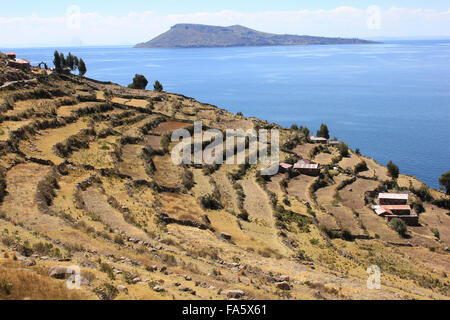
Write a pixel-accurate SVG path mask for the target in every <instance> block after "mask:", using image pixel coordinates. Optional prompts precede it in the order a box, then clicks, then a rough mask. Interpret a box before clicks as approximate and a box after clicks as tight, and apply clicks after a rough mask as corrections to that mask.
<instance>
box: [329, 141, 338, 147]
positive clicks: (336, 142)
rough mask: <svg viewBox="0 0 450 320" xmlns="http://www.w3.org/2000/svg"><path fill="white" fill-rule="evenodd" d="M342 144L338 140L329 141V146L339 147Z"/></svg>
mask: <svg viewBox="0 0 450 320" xmlns="http://www.w3.org/2000/svg"><path fill="white" fill-rule="evenodd" d="M339 143H340V142H339V141H337V140H328V145H330V146H337V145H338V144H339Z"/></svg>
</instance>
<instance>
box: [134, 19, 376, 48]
mask: <svg viewBox="0 0 450 320" xmlns="http://www.w3.org/2000/svg"><path fill="white" fill-rule="evenodd" d="M369 43H374V42H371V41H366V40H361V39H343V38H324V37H312V36H297V35H288V34H284V35H278V34H271V33H264V32H259V31H256V30H252V29H249V28H246V27H243V26H239V25H235V26H231V27H217V26H207V25H199V24H177V25H175V26H173V27H172V28H171V29H170V30H169V31H167V32H165V33H163V34H161V35H159V36H157V37H156V38H154V39H152V40H150V41H148V42H145V43H140V44H138V45H136V46H135V47H136V48H204V47H252V46H253V47H254V46H290V45H326V44H369Z"/></svg>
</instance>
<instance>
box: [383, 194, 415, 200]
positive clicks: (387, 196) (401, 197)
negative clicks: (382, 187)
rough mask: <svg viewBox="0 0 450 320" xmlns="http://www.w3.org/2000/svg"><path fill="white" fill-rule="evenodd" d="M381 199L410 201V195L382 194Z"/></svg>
mask: <svg viewBox="0 0 450 320" xmlns="http://www.w3.org/2000/svg"><path fill="white" fill-rule="evenodd" d="M378 198H379V199H395V200H408V198H409V195H408V194H407V193H380V194H379V195H378Z"/></svg>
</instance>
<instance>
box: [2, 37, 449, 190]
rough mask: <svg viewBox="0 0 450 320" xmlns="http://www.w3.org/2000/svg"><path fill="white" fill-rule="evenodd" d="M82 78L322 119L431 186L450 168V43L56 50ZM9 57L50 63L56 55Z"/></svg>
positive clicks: (335, 132)
mask: <svg viewBox="0 0 450 320" xmlns="http://www.w3.org/2000/svg"><path fill="white" fill-rule="evenodd" d="M58 49H59V50H60V51H63V52H65V53H67V52H68V51H69V50H70V51H71V52H72V53H73V54H75V55H77V56H79V57H82V58H83V59H84V60H85V62H86V64H87V67H88V73H87V76H89V77H92V78H96V79H99V80H108V81H113V82H116V83H119V84H122V85H127V84H129V83H130V82H131V80H132V78H133V76H134V74H135V73H140V74H144V75H145V76H146V77H147V79H149V81H150V82H151V83H153V82H154V81H155V80H159V81H160V82H161V83H162V84H163V85H164V90H166V91H169V92H176V93H181V94H184V95H187V96H191V97H194V98H196V99H197V100H199V101H202V102H208V103H211V104H215V105H217V106H220V107H222V108H225V109H227V110H229V111H231V112H238V111H241V112H243V113H244V114H245V115H246V116H256V117H259V118H262V119H265V120H268V121H271V122H276V123H279V124H281V125H285V126H290V125H291V124H293V123H296V124H298V125H306V126H308V127H309V128H310V129H311V130H312V131H313V130H314V132H315V131H316V130H317V129H318V127H319V126H320V124H321V123H322V122H324V123H326V124H327V125H328V127H329V129H330V131H331V135H332V136H337V137H338V138H339V139H342V140H344V141H346V142H348V143H349V145H350V146H351V147H352V148H357V147H358V148H360V150H361V152H362V153H363V154H365V155H368V156H371V157H373V158H374V159H375V160H377V161H378V162H380V163H381V164H384V165H385V164H386V163H387V162H388V161H389V160H393V161H394V162H395V163H396V164H397V165H398V166H399V167H400V171H401V172H402V173H406V174H411V175H415V176H417V177H419V178H420V179H422V180H423V181H425V182H426V183H427V184H428V185H430V186H432V187H434V188H437V187H438V179H439V177H440V175H441V174H442V173H444V172H446V171H449V170H450V41H444V40H442V41H402V42H395V43H394V42H392V43H385V44H377V45H347V46H342V45H341V46H290V47H256V48H205V49H133V48H130V47H80V48H58ZM0 50H1V51H10V50H14V51H15V52H17V55H18V57H23V58H27V59H29V60H30V61H32V63H33V64H36V63H39V62H41V61H45V62H48V63H50V64H51V61H52V59H53V51H54V48H24V49H0Z"/></svg>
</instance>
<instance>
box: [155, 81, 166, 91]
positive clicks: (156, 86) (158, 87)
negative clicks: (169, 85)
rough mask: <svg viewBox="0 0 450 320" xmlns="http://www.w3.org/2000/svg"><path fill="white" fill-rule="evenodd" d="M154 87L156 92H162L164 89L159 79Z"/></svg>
mask: <svg viewBox="0 0 450 320" xmlns="http://www.w3.org/2000/svg"><path fill="white" fill-rule="evenodd" d="M153 88H154V89H155V91H156V92H161V91H163V89H164V88H163V86H162V84H161V83H160V82H159V81H158V80H156V81H155V84H154V85H153Z"/></svg>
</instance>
